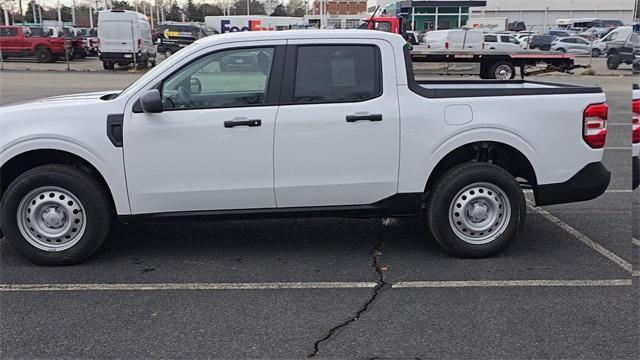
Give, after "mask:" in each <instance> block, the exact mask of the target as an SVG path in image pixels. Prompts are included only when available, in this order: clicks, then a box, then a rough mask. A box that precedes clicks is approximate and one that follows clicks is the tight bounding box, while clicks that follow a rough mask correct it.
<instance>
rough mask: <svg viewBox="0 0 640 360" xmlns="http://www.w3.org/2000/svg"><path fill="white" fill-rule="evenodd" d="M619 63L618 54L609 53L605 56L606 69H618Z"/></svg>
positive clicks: (620, 58) (620, 60)
mask: <svg viewBox="0 0 640 360" xmlns="http://www.w3.org/2000/svg"><path fill="white" fill-rule="evenodd" d="M620 63H622V57H621V56H620V55H619V54H611V55H609V56H607V69H609V70H618V66H620Z"/></svg>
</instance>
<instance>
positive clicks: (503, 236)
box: [427, 162, 526, 258]
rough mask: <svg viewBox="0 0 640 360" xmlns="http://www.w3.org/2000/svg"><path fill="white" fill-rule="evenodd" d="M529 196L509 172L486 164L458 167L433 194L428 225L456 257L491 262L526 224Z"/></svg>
mask: <svg viewBox="0 0 640 360" xmlns="http://www.w3.org/2000/svg"><path fill="white" fill-rule="evenodd" d="M525 216H526V205H525V199H524V194H523V192H522V190H521V189H520V186H519V185H518V183H517V182H516V181H515V179H514V178H513V176H511V174H509V173H508V172H507V171H506V170H504V169H502V168H500V167H498V166H495V165H492V164H488V163H483V162H473V163H464V164H460V165H457V166H455V167H453V168H452V169H450V170H449V171H447V172H446V173H445V174H444V175H442V176H441V177H440V178H439V179H438V181H437V182H436V184H435V186H434V187H433V189H432V191H431V192H430V194H429V200H428V206H427V222H428V224H429V228H430V229H431V233H432V234H433V236H434V237H435V239H436V241H437V242H438V244H440V246H442V248H443V249H444V250H445V251H446V252H448V253H449V254H452V255H454V256H459V257H465V258H479V257H487V256H491V255H494V254H497V253H498V252H500V251H502V250H504V249H505V248H506V247H507V246H509V245H510V244H511V243H512V242H513V241H514V240H515V238H516V236H517V234H518V232H519V230H520V228H521V227H522V226H523V224H524V220H525Z"/></svg>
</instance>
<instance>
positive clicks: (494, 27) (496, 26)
mask: <svg viewBox="0 0 640 360" xmlns="http://www.w3.org/2000/svg"><path fill="white" fill-rule="evenodd" d="M507 21H508V20H507V18H506V17H500V18H471V19H469V20H467V25H466V27H467V28H469V29H477V30H481V31H483V32H485V33H496V32H500V31H506V30H507Z"/></svg>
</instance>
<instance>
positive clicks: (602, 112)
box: [582, 103, 609, 149]
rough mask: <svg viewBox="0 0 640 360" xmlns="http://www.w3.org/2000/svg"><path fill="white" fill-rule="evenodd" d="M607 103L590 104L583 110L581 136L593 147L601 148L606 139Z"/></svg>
mask: <svg viewBox="0 0 640 360" xmlns="http://www.w3.org/2000/svg"><path fill="white" fill-rule="evenodd" d="M608 113H609V107H608V106H607V104H604V103H603V104H592V105H589V106H587V108H586V109H585V110H584V117H583V127H582V138H583V139H584V141H585V142H586V143H587V144H588V145H589V146H590V147H592V148H594V149H601V148H603V147H604V143H605V141H606V140H607V116H608Z"/></svg>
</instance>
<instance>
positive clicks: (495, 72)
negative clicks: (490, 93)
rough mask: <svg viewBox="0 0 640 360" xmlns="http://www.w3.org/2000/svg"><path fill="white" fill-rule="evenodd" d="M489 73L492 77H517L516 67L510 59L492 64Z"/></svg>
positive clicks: (503, 78) (502, 78)
mask: <svg viewBox="0 0 640 360" xmlns="http://www.w3.org/2000/svg"><path fill="white" fill-rule="evenodd" d="M507 71H508V72H509V73H507ZM503 74H505V75H503ZM487 75H488V76H489V78H490V79H501V80H511V79H513V78H515V77H516V68H515V67H514V66H513V64H512V63H510V62H508V61H498V62H496V63H495V64H493V65H491V67H490V68H489V72H488V73H487ZM507 78H508V79H507Z"/></svg>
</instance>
